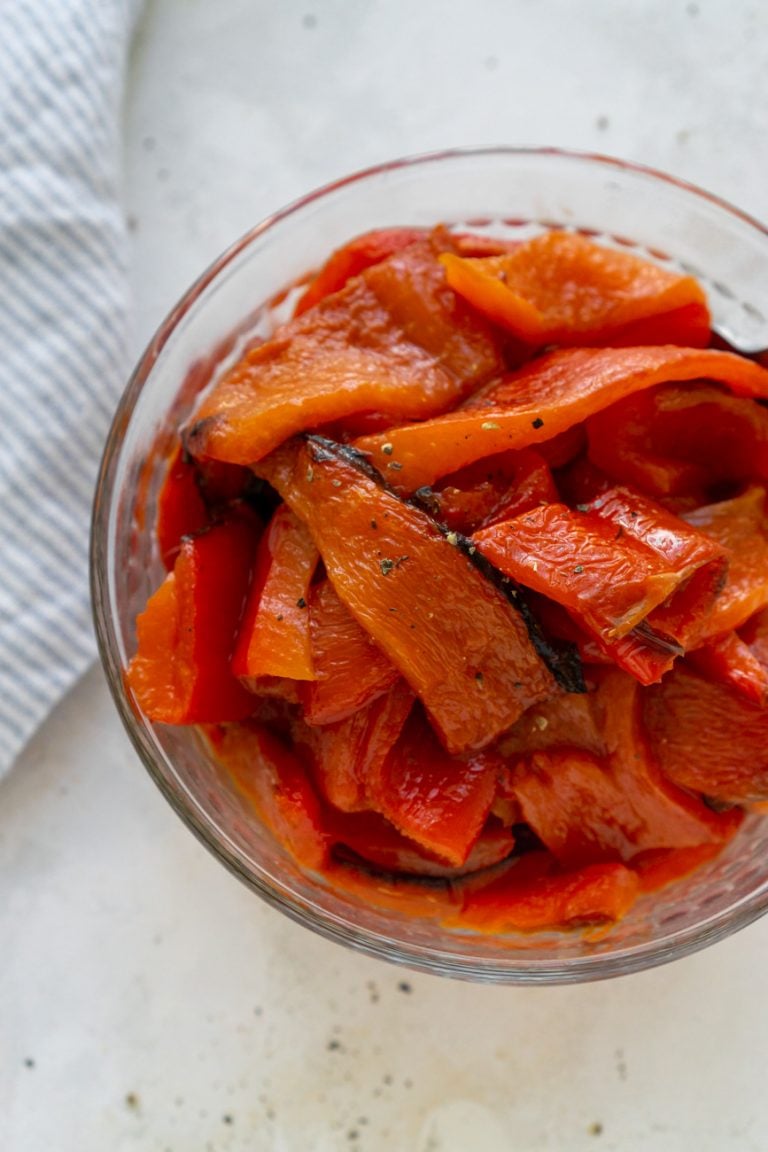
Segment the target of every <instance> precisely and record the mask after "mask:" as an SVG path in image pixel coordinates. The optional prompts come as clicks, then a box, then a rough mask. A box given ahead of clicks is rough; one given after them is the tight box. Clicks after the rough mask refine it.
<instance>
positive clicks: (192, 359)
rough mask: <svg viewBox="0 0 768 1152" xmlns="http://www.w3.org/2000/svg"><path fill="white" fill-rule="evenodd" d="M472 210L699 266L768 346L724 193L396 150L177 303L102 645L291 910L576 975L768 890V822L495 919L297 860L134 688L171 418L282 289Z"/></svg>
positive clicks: (512, 159)
mask: <svg viewBox="0 0 768 1152" xmlns="http://www.w3.org/2000/svg"><path fill="white" fill-rule="evenodd" d="M438 222H440V223H447V224H451V225H453V224H455V225H466V226H470V227H473V228H474V229H486V228H487V229H489V230H490V231H492V232H494V233H496V234H499V233H501V234H510V235H523V236H524V235H529V234H531V233H532V232H535V231H536V230H540V229H541V228H543V227H553V226H557V227H566V228H572V229H578V230H581V231H584V232H586V233H588V234H594V235H597V236H599V237H601V238H603V239H604V240H606V241H607V242H609V243H612V244H616V245H621V246H626V245H628V246H630V247H632V248H635V249H637V250H639V251H640V252H642V253H644V254H648V255H651V256H652V257H653V258H654V259H657V260H659V261H661V262H670V263H671V264H672V265H674V266H676V267H678V268H680V269H683V270H685V271H689V272H691V273H693V274H694V275H696V276H697V277H699V279H700V280H701V281H702V283H703V284H704V286H705V288H706V289H707V291H708V294H709V297H710V304H711V307H712V311H713V315H714V319H715V324H716V326H717V328H718V330H719V331H720V332H721V333H722V334H723V335H725V336H726V337H727V338H728V339H729V340H731V341H732V342H733V343H735V344H737V345H739V346H741V347H744V348H759V347H763V346H765V345H768V321H767V320H766V317H768V277H766V276H765V274H764V270H765V268H766V267H767V266H768V235H767V234H766V232H765V231H764V230H763V229H762V228H761V227H760V226H759V225H757V224H756V223H755V222H753V221H751V220H750V219H748V218H747V217H745V216H744V215H742V214H740V213H739V212H737V211H736V210H734V209H731V208H729V207H728V206H727V205H724V204H722V203H720V202H719V201H717V200H715V199H713V198H712V197H709V196H707V195H706V194H704V193H701V192H698V191H697V190H695V189H691V188H689V187H688V186H685V185H682V184H680V183H678V182H675V181H673V180H671V179H668V178H665V177H662V176H659V175H657V174H656V173H653V172H649V171H646V170H644V169H640V168H636V167H632V166H628V165H625V164H622V163H620V162H618V161H614V160H610V159H602V158H598V157H590V156H580V155H573V154H564V153H560V152H555V151H524V150H523V151H516V150H505V149H494V150H486V151H479V152H458V153H446V154H441V155H435V156H428V157H424V158H420V159H416V160H411V161H402V162H397V163H394V164H390V165H386V166H384V167H381V168H379V169H376V170H372V171H370V172H368V173H363V174H361V175H359V176H356V177H351V178H349V179H348V180H343V181H340V182H338V183H337V184H335V185H332V186H330V187H329V188H327V189H323V190H321V191H320V192H318V193H315V194H313V195H311V196H309V197H307V198H306V199H305V200H303V201H301V202H299V203H298V204H296V205H294V206H292V207H291V208H289V209H286V210H285V211H284V212H282V213H279V214H278V215H276V216H274V217H272V218H271V219H270V220H267V221H265V222H264V223H263V224H261V225H259V226H258V227H257V228H255V229H254V230H253V232H251V233H249V234H248V235H247V236H245V237H243V239H242V240H240V241H239V242H238V243H237V244H235V245H234V246H233V248H232V249H230V251H229V252H227V253H225V255H224V256H223V257H222V258H221V259H220V260H219V261H217V262H216V264H215V265H213V267H212V268H210V269H209V270H208V271H207V272H206V273H205V274H204V275H203V277H201V279H200V280H199V281H198V282H197V283H196V284H195V285H194V286H193V287H192V288H191V289H190V291H189V292H188V293H187V295H186V296H185V297H184V298H183V299H182V300H181V301H180V303H179V305H178V306H177V308H176V309H175V310H174V312H173V313H172V314H171V315H170V316H169V317H168V319H167V320H166V322H165V323H164V324H163V326H162V327H161V329H160V330H159V331H158V333H157V335H156V336H155V338H154V339H153V341H152V343H151V344H150V346H149V348H148V349H147V351H146V353H145V355H144V356H143V358H142V360H141V361H140V363H139V365H138V367H137V369H136V371H135V373H134V376H133V377H132V379H131V381H130V383H129V385H128V388H127V390H126V392H125V395H124V396H123V399H122V401H121V403H120V407H119V409H118V412H117V415H116V417H115V422H114V425H113V428H112V432H111V434H110V438H109V441H108V444H107V448H106V452H105V457H104V462H103V466H102V473H101V477H100V482H99V488H98V492H97V498H96V504H95V509H94V527H93V541H92V580H93V594H94V608H95V617H96V625H97V633H98V637H99V645H100V649H101V655H102V660H103V663H104V666H105V669H106V672H107V675H108V678H109V681H110V686H111V689H112V692H113V694H114V696H115V700H116V703H117V705H118V708H119V710H120V713H121V715H122V718H123V720H124V722H125V724H126V727H127V729H128V731H129V734H130V736H131V738H132V740H133V742H134V744H135V746H136V748H137V750H138V752H139V754H140V756H141V758H142V759H143V761H144V763H145V764H146V766H147V768H148V769H149V771H150V773H151V774H152V776H153V777H154V779H155V780H156V782H157V783H158V785H159V786H160V788H161V790H162V791H163V792H164V794H165V795H166V797H167V798H168V800H169V801H170V802H171V804H172V805H173V807H174V808H175V809H176V810H177V812H179V814H180V815H181V816H182V817H183V819H184V820H185V821H186V822H187V823H188V824H189V825H190V827H191V828H192V829H193V830H194V831H195V832H196V833H197V834H198V835H199V836H200V837H201V838H202V840H203V841H204V842H205V843H206V844H207V845H208V847H209V848H210V849H211V850H212V851H213V852H214V853H215V854H216V855H218V856H219V858H220V859H221V860H222V861H223V862H224V863H225V864H226V865H227V866H228V867H229V868H231V869H232V870H233V871H234V872H235V873H237V874H238V875H239V876H240V877H241V878H242V879H243V880H245V881H246V882H247V883H248V884H249V885H251V887H253V888H254V889H255V890H256V891H258V892H259V893H260V894H261V895H262V896H264V897H265V898H266V899H267V900H269V901H270V902H272V903H273V904H275V905H277V906H279V907H280V908H282V909H283V911H285V912H286V913H287V914H288V915H291V916H292V917H294V918H295V919H297V920H299V921H301V922H303V923H304V924H306V925H307V926H309V927H311V928H313V929H315V930H317V931H320V932H322V933H324V934H325V935H328V936H330V937H332V938H335V939H337V940H339V941H341V942H344V943H347V944H350V945H352V946H354V947H357V948H359V949H361V950H364V951H367V952H369V953H371V954H374V955H377V956H380V957H383V958H387V959H390V960H394V961H396V962H401V963H407V964H410V965H412V966H415V967H420V968H424V969H427V970H430V971H433V972H439V973H443V974H448V975H453V976H458V977H463V978H468V979H483V980H496V981H500V982H510V983H514V982H517V983H524V982H536V981H538V982H548V983H554V982H567V981H578V980H584V979H594V978H601V977H605V976H610V975H615V974H619V973H624V972H630V971H634V970H638V969H641V968H645V967H648V966H650V965H652V964H658V963H662V962H664V961H666V960H670V959H673V958H674V957H676V956H679V955H682V954H684V953H686V952H689V951H692V950H694V949H696V948H699V947H702V946H704V945H705V944H707V943H709V942H711V941H713V940H715V939H718V938H720V937H722V936H724V935H727V934H728V933H730V932H732V931H734V930H735V929H736V928H739V927H741V926H743V925H744V924H746V923H748V922H749V921H750V920H752V919H755V918H756V917H757V916H759V915H761V914H762V913H763V912H764V911H765V909H766V907H768V850H767V849H768V821H765V820H763V819H761V818H758V817H751V818H749V819H748V820H747V821H746V824H745V827H744V829H743V831H742V832H741V833H740V835H739V836H738V837H737V839H736V841H735V842H734V843H733V844H732V845H731V846H729V848H728V850H727V851H726V852H725V853H724V854H723V855H722V856H721V857H720V858H719V859H717V860H715V861H713V862H712V863H711V864H709V865H707V866H705V867H704V868H702V869H700V870H699V871H698V872H697V873H696V874H695V875H693V876H692V877H690V878H689V879H687V880H685V881H682V882H680V883H678V884H676V885H674V886H672V887H670V888H669V889H667V890H666V891H664V892H662V893H659V894H657V895H655V896H653V897H645V898H642V899H641V900H640V901H639V903H638V905H637V906H636V908H635V909H634V910H633V912H632V913H631V914H630V915H629V916H628V917H627V918H626V920H624V921H623V922H622V923H621V924H620V925H618V926H617V927H616V928H614V929H612V930H611V931H610V932H608V933H599V934H596V933H592V934H591V935H582V934H578V933H573V934H561V933H540V934H536V935H533V936H520V935H510V936H501V937H492V936H485V935H478V934H474V933H468V932H462V931H459V930H455V929H448V928H442V927H440V926H438V925H437V924H436V923H435V922H434V921H432V920H430V919H428V918H425V919H417V918H414V917H413V916H412V915H406V914H404V913H403V912H401V911H400V910H399V909H398V906H397V905H398V901H397V897H396V895H395V896H390V897H389V898H388V900H387V901H386V906H384V902H382V906H381V907H376V906H375V904H374V903H373V902H372V901H371V900H362V899H359V898H357V897H356V896H354V895H352V894H350V893H346V894H345V893H344V892H341V891H335V890H334V889H333V888H332V887H331V886H330V885H329V884H328V883H327V882H326V881H325V880H324V879H323V877H321V876H318V875H313V874H308V873H306V872H303V871H302V870H301V869H300V868H299V867H298V866H297V865H296V864H295V862H294V861H293V860H292V859H291V858H290V857H289V856H288V854H287V853H286V852H285V851H284V850H283V849H282V848H281V847H280V845H278V844H277V843H276V842H275V841H274V839H273V838H272V837H271V835H270V834H269V833H268V832H267V831H266V830H265V829H264V827H263V826H262V825H261V824H260V823H259V821H258V819H256V817H255V816H254V814H253V812H252V810H251V809H250V808H249V807H248V805H247V804H246V803H245V802H244V801H243V800H242V798H241V797H240V796H239V795H238V794H237V793H236V792H235V791H234V789H233V788H232V787H231V786H230V784H229V781H228V778H227V777H226V776H225V774H224V773H222V771H221V770H220V769H219V767H218V765H217V764H216V762H215V761H214V760H213V759H212V758H211V757H210V755H209V754H208V752H207V749H206V746H205V745H204V743H203V741H202V740H201V739H200V737H199V736H198V735H197V733H196V732H195V731H193V730H189V729H172V728H167V727H164V726H161V725H158V726H154V725H152V724H150V723H148V722H147V721H146V720H145V719H144V718H143V717H142V716H141V715H139V714H137V713H136V712H135V711H134V709H133V707H132V705H131V703H130V701H129V700H128V699H127V697H126V694H125V691H124V688H123V679H122V670H123V668H124V667H125V665H126V664H127V662H128V660H129V659H130V656H131V655H132V653H133V651H134V649H135V619H136V616H137V614H138V613H139V612H140V611H141V610H142V609H143V607H144V604H145V602H146V600H147V597H148V596H149V594H150V593H151V592H152V591H153V590H154V589H155V588H156V587H157V585H158V584H159V583H160V581H161V579H162V576H163V570H162V566H161V563H160V558H159V555H158V550H157V547H156V544H155V541H154V531H153V526H154V516H155V504H156V499H157V493H158V489H159V485H160V483H161V481H162V478H163V474H164V469H165V465H166V462H167V458H168V452H169V451H170V448H171V445H172V444H173V442H174V434H175V433H176V431H177V430H178V428H179V426H180V425H181V424H182V423H183V422H184V421H185V420H186V418H187V417H188V416H189V415H190V413H191V412H192V411H193V409H194V407H195V404H196V401H197V398H198V397H199V394H200V391H201V390H202V389H204V388H206V387H207V386H208V385H209V384H210V383H211V382H212V381H214V380H215V379H216V378H217V377H218V376H219V375H220V374H221V372H222V371H224V370H225V368H226V366H227V365H228V364H229V363H231V361H232V359H233V358H235V357H236V356H237V354H238V351H239V350H241V349H242V347H243V346H244V345H245V344H246V343H247V342H248V340H249V339H252V338H253V337H254V336H264V335H267V334H268V333H269V331H270V330H271V329H272V327H273V326H274V324H275V323H276V321H277V320H279V319H281V318H284V317H285V316H286V315H287V309H288V307H289V305H290V300H288V302H286V301H282V302H280V301H279V298H278V297H277V296H276V294H278V293H279V292H281V290H283V289H284V288H285V287H286V286H287V285H290V284H292V283H295V282H297V281H299V280H300V279H301V278H302V277H303V276H304V275H305V274H306V273H307V272H308V271H309V270H311V269H312V268H313V267H316V266H317V265H319V264H320V263H322V261H323V260H324V259H325V257H326V256H327V255H328V253H329V252H330V251H331V250H332V249H333V248H334V247H338V246H339V245H340V244H343V243H344V242H345V241H346V240H348V239H349V238H350V237H352V236H354V235H356V234H358V233H360V232H363V231H366V230H367V229H370V228H377V227H386V226H390V225H398V224H399V225H431V224H435V223H438Z"/></svg>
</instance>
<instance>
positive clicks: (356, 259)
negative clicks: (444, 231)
mask: <svg viewBox="0 0 768 1152" xmlns="http://www.w3.org/2000/svg"><path fill="white" fill-rule="evenodd" d="M425 235H426V229H425V228H379V229H376V230H375V231H373V232H366V233H364V234H363V235H362V236H356V237H355V239H354V240H350V241H349V243H348V244H345V245H344V246H343V248H338V249H337V250H336V251H335V252H333V253H332V254H331V255H330V256H329V258H328V259H327V260H326V262H325V264H323V266H322V268H321V269H320V271H319V272H318V273H317V275H316V276H314V277H313V279H312V280H311V281H310V282H309V284H308V285H307V287H306V289H305V290H304V292H303V293H302V295H301V297H300V298H299V301H298V303H297V305H296V311H295V313H294V315H296V316H301V314H302V312H306V311H307V309H308V308H312V307H313V306H314V305H315V304H319V303H320V301H321V300H323V299H325V297H326V296H330V295H332V293H334V292H339V291H340V290H341V289H342V288H343V287H344V285H345V284H346V283H347V281H348V280H351V279H352V277H353V276H359V275H360V273H361V272H364V271H365V270H366V268H372V267H373V265H374V264H379V263H381V261H382V260H386V259H387V257H388V256H392V255H394V253H395V252H401V251H402V249H403V248H408V247H409V245H411V244H414V243H415V242H416V241H417V240H423V239H424V237H425Z"/></svg>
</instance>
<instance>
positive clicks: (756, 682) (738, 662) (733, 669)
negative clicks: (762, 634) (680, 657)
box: [688, 632, 768, 704]
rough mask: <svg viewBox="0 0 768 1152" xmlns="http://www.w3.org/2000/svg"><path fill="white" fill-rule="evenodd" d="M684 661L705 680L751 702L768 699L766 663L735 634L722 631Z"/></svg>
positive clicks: (758, 702)
mask: <svg viewBox="0 0 768 1152" xmlns="http://www.w3.org/2000/svg"><path fill="white" fill-rule="evenodd" d="M688 664H689V666H690V667H691V668H695V669H696V671H697V672H700V673H701V675H702V676H705V677H706V678H707V680H715V681H717V682H718V683H720V684H725V685H727V686H729V687H730V688H733V689H734V690H735V691H736V692H740V693H741V694H742V695H743V696H745V697H746V698H747V700H751V701H752V703H753V704H765V703H766V702H767V701H768V665H767V664H765V663H763V662H762V661H761V660H759V659H758V657H757V656H756V655H755V653H754V652H753V651H752V650H751V648H750V647H749V645H748V644H746V643H745V642H744V641H743V640H742V638H741V637H740V636H739V634H738V632H726V634H725V635H724V636H718V637H717V638H716V639H715V640H710V642H709V643H708V644H703V645H702V646H701V648H697V649H696V650H695V651H694V652H689V654H688Z"/></svg>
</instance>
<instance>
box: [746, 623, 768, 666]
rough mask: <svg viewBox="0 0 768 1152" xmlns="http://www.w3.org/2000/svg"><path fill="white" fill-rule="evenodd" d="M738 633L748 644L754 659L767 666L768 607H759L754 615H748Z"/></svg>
mask: <svg viewBox="0 0 768 1152" xmlns="http://www.w3.org/2000/svg"><path fill="white" fill-rule="evenodd" d="M739 635H740V636H741V639H742V640H743V641H744V643H745V644H748V645H749V650H750V652H751V653H752V655H753V656H754V657H755V659H757V660H759V661H760V663H761V664H765V665H766V667H768V608H761V609H760V611H759V612H756V613H755V614H754V616H750V618H749V620H747V622H746V624H744V625H743V626H742V627H741V628H740V629H739Z"/></svg>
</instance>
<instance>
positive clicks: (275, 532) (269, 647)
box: [232, 505, 318, 692]
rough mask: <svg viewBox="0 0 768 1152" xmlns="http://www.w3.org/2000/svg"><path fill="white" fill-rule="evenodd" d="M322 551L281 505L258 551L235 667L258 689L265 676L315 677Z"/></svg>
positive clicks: (238, 672)
mask: <svg viewBox="0 0 768 1152" xmlns="http://www.w3.org/2000/svg"><path fill="white" fill-rule="evenodd" d="M317 561H318V553H317V549H316V548H315V545H314V542H313V540H312V537H311V536H310V534H309V532H308V531H307V529H306V527H305V525H304V524H303V523H302V522H301V520H299V519H298V518H297V517H296V516H294V514H293V513H292V512H291V510H290V509H289V508H286V507H285V506H284V505H281V506H280V507H279V508H278V509H277V510H276V511H275V513H274V514H273V516H272V519H271V521H270V523H269V525H268V526H267V529H266V531H265V532H264V534H263V536H262V538H261V541H260V543H259V548H258V551H257V553H256V563H255V565H254V571H253V578H252V580H251V587H250V591H249V593H248V602H247V604H246V608H245V613H244V615H243V622H242V624H241V626H240V631H239V634H238V638H237V646H236V648H235V652H234V655H233V657H232V671H233V672H234V674H235V676H239V677H240V678H241V679H242V681H243V683H244V684H245V685H246V687H248V688H250V689H251V691H253V692H258V690H259V684H260V681H262V679H263V678H264V677H275V676H276V677H285V678H287V679H289V680H312V679H313V678H314V676H315V670H314V667H313V664H312V646H311V642H310V622H309V604H308V601H309V586H310V582H311V580H312V574H313V572H314V570H315V567H316V566H317Z"/></svg>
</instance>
